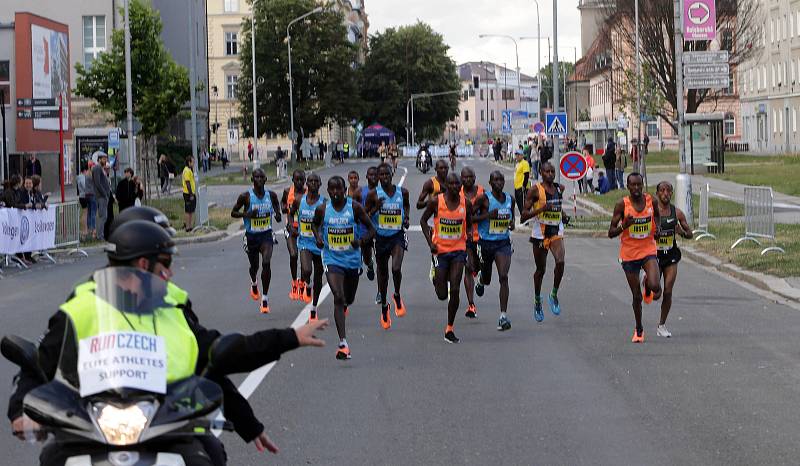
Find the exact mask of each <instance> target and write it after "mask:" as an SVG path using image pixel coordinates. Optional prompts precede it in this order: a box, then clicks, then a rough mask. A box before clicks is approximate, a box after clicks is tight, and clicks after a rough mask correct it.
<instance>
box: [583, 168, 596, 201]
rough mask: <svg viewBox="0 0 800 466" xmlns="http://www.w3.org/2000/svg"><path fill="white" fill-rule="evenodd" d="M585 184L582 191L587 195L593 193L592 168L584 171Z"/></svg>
mask: <svg viewBox="0 0 800 466" xmlns="http://www.w3.org/2000/svg"><path fill="white" fill-rule="evenodd" d="M585 179H586V184H585V185H584V190H585V192H586V193H587V194H591V193H594V168H592V167H589V168H588V169H587V170H586V178H585Z"/></svg>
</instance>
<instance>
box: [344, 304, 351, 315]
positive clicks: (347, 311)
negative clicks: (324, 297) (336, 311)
mask: <svg viewBox="0 0 800 466" xmlns="http://www.w3.org/2000/svg"><path fill="white" fill-rule="evenodd" d="M348 315H350V309H348V308H347V306H345V308H344V316H345V317H347V316H348Z"/></svg>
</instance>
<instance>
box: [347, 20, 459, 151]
mask: <svg viewBox="0 0 800 466" xmlns="http://www.w3.org/2000/svg"><path fill="white" fill-rule="evenodd" d="M448 49H449V47H448V46H447V44H445V43H444V39H443V38H442V36H441V34H439V33H437V32H435V31H434V30H433V29H432V28H431V27H430V26H429V25H427V24H425V23H422V22H418V23H417V24H414V25H411V26H402V27H399V28H397V29H394V28H389V29H386V30H385V31H384V32H383V33H380V34H378V35H375V36H372V37H370V52H369V55H368V56H367V60H366V63H365V64H364V66H363V67H362V68H361V73H360V75H361V76H360V83H361V96H362V99H363V101H364V112H363V115H362V119H363V120H364V122H365V123H367V124H372V123H375V122H380V123H381V124H383V125H384V126H386V127H388V128H390V129H392V130H393V131H394V132H395V133H396V134H397V135H401V134H405V131H404V130H405V128H406V106H407V104H408V100H409V99H410V98H411V94H418V93H436V92H447V91H458V90H459V89H460V88H461V83H460V81H459V78H458V71H457V68H456V64H455V63H454V62H453V60H452V59H450V57H449V56H448V55H447V50H448ZM458 99H459V95H458V94H452V95H444V96H437V97H432V98H426V99H415V100H414V110H415V111H414V127H415V131H416V133H417V137H418V139H426V138H427V139H438V138H439V137H440V136H441V135H442V131H443V130H444V127H445V123H447V122H448V121H450V120H452V119H453V118H454V117H455V116H456V115H458Z"/></svg>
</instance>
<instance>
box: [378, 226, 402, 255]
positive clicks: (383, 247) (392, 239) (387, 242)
mask: <svg viewBox="0 0 800 466" xmlns="http://www.w3.org/2000/svg"><path fill="white" fill-rule="evenodd" d="M398 244H399V245H401V246H402V247H403V250H404V251H408V237H407V236H406V232H405V231H398V232H397V233H395V234H393V235H391V236H380V235H377V236H375V256H376V257H385V256H388V255H390V254H391V253H392V251H393V250H394V247H395V246H397V245H398Z"/></svg>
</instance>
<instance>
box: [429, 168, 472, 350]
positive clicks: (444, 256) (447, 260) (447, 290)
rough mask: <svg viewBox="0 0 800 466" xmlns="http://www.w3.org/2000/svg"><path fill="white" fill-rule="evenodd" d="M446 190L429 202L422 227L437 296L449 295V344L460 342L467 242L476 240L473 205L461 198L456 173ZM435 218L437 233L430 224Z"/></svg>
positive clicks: (459, 184) (447, 335)
mask: <svg viewBox="0 0 800 466" xmlns="http://www.w3.org/2000/svg"><path fill="white" fill-rule="evenodd" d="M446 188H447V191H446V192H445V193H444V194H440V195H439V196H437V198H436V199H434V200H431V201H430V202H428V207H427V208H426V209H425V212H423V214H422V218H421V219H420V226H421V227H422V234H423V235H425V240H426V241H427V242H428V246H430V248H431V254H432V255H433V267H434V274H433V286H434V288H435V290H436V297H437V298H439V300H440V301H445V300H447V299H448V296H449V302H448V304H447V327H446V328H445V333H444V339H445V341H446V342H448V343H458V342H459V339H458V337H456V334H455V332H454V331H453V323H454V322H455V320H456V313H457V312H458V305H459V302H458V297H459V296H458V295H459V288H460V286H461V276H462V275H463V274H464V264H465V262H466V260H467V243H468V242H471V241H472V236H471V235H469V236H468V235H467V231H469V229H470V228H471V227H472V215H471V207H470V205H469V204H467V202H466V200H465V199H464V196H462V195H461V180H459V179H458V176H457V175H456V174H455V173H450V174H449V175H447V181H446ZM431 217H433V230H431V227H430V225H428V220H429V219H430V218H431ZM448 283H449V286H448Z"/></svg>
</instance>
